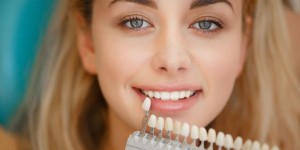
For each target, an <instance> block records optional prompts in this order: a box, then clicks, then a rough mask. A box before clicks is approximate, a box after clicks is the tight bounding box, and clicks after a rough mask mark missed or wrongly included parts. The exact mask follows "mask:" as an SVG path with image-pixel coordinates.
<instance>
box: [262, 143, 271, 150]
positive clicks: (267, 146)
mask: <svg viewBox="0 0 300 150" xmlns="http://www.w3.org/2000/svg"><path fill="white" fill-rule="evenodd" d="M269 149H270V147H269V145H268V144H263V145H262V147H261V150H269Z"/></svg>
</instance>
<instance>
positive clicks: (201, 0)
mask: <svg viewBox="0 0 300 150" xmlns="http://www.w3.org/2000/svg"><path fill="white" fill-rule="evenodd" d="M97 1H99V2H102V4H103V3H105V4H104V5H106V6H108V7H110V6H112V5H114V4H116V3H119V2H131V3H136V4H140V5H145V6H149V7H152V8H156V9H159V6H160V5H162V4H166V3H161V2H162V1H166V0H97ZM242 2H243V0H168V3H167V4H168V5H173V4H174V5H175V4H176V3H180V4H181V5H184V6H185V5H189V6H190V9H192V8H198V7H204V6H208V5H213V4H219V3H223V4H227V5H228V6H230V7H231V8H232V9H233V10H234V9H239V8H240V6H242V5H241V4H242Z"/></svg>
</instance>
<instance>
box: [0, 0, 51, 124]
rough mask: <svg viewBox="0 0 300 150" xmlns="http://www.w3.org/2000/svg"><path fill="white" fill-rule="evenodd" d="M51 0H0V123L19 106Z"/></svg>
mask: <svg viewBox="0 0 300 150" xmlns="http://www.w3.org/2000/svg"><path fill="white" fill-rule="evenodd" d="M54 3H55V1H54V0H1V1H0V85H1V86H0V125H1V126H7V125H8V120H9V119H10V118H11V116H12V115H13V114H14V113H15V112H16V110H17V109H18V107H19V105H20V103H21V101H22V100H23V96H24V94H25V90H26V84H27V83H28V79H29V75H30V72H31V69H32V64H33V62H34V58H35V56H36V53H37V50H38V47H39V46H40V41H41V37H42V36H43V35H44V33H45V31H46V27H47V23H48V21H49V18H50V15H51V12H52V9H53V7H54Z"/></svg>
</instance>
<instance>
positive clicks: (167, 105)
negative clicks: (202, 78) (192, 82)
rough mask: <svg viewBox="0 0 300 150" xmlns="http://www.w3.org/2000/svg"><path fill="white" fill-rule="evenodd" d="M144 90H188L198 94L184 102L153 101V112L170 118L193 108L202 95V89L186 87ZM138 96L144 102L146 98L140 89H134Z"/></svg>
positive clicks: (152, 99) (153, 99)
mask: <svg viewBox="0 0 300 150" xmlns="http://www.w3.org/2000/svg"><path fill="white" fill-rule="evenodd" d="M141 89H143V90H151V91H167V92H170V91H186V90H193V91H196V93H195V94H194V95H193V96H191V97H189V98H186V99H184V100H177V101H173V100H166V101H163V100H158V99H155V98H150V99H151V108H150V109H151V111H154V112H158V113H161V114H165V115H168V116H172V115H176V114H178V113H180V112H182V111H184V110H187V109H189V108H191V107H192V106H193V105H194V104H195V103H196V102H197V100H198V98H199V96H200V95H202V92H203V91H202V89H200V88H191V87H190V88H186V87H184V86H181V87H177V88H176V87H173V88H166V87H160V88H141ZM134 90H135V91H136V93H137V95H138V96H139V97H140V98H141V101H143V100H144V99H145V98H146V96H145V95H144V94H142V93H141V92H140V88H134Z"/></svg>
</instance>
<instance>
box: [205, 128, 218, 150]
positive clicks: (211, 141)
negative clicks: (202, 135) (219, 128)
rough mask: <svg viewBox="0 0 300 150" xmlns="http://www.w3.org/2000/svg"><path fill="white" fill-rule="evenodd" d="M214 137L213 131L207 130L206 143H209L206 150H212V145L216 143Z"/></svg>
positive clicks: (214, 131)
mask: <svg viewBox="0 0 300 150" xmlns="http://www.w3.org/2000/svg"><path fill="white" fill-rule="evenodd" d="M216 136H217V135H216V130H215V129H209V130H208V136H207V141H208V142H209V143H210V145H209V147H208V150H213V144H214V143H215V142H216Z"/></svg>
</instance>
